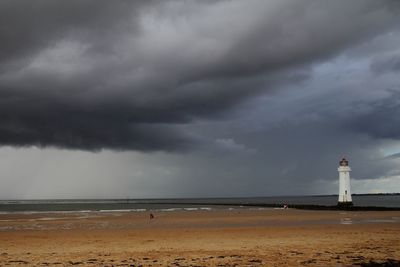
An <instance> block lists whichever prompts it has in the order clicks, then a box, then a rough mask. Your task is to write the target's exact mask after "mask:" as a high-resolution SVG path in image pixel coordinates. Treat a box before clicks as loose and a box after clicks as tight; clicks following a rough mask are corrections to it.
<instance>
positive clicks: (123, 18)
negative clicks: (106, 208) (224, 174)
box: [0, 0, 400, 151]
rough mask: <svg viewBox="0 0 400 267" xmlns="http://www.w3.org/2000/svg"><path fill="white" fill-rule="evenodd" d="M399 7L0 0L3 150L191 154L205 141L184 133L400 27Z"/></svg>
mask: <svg viewBox="0 0 400 267" xmlns="http://www.w3.org/2000/svg"><path fill="white" fill-rule="evenodd" d="M398 8H399V2H398V1H380V2H377V1H372V0H371V1H351V2H349V1H330V2H328V1H325V2H318V1H308V0H304V1H281V0H279V1H250V2H248V1H201V2H200V1H113V2H110V1H98V0H97V1H50V0H49V1H35V2H31V1H2V2H1V3H0V25H1V26H0V40H1V42H0V103H1V105H0V119H1V121H0V143H1V144H3V145H14V146H28V145H38V146H41V147H45V146H56V147H63V148H71V149H89V150H99V149H102V148H110V149H117V150H124V149H134V150H142V151H154V150H176V149H181V148H188V147H190V146H191V145H194V144H195V143H196V142H197V141H196V140H197V139H196V138H194V137H193V136H195V135H193V134H191V133H187V132H185V131H183V130H181V127H180V125H182V124H188V123H190V122H193V121H194V120H195V119H196V118H199V117H208V118H209V117H215V116H217V115H221V114H222V113H223V112H225V111H227V110H229V109H230V108H232V107H233V106H235V105H236V104H238V103H241V102H242V101H243V100H244V99H247V98H249V97H251V96H254V95H256V94H258V93H260V92H264V91H266V90H271V89H273V88H275V87H279V86H280V85H282V84H287V83H296V82H299V81H302V80H305V79H307V78H308V77H309V73H308V69H307V65H308V64H310V63H313V62H317V61H321V60H323V59H326V58H328V57H330V56H332V55H336V54H338V53H340V52H341V51H343V50H344V49H346V48H348V47H350V46H352V45H354V44H359V43H360V42H363V41H365V40H369V39H371V38H373V37H375V36H377V35H380V34H382V33H385V32H387V31H390V30H392V29H393V27H395V26H396V25H398V23H399V20H400V18H399V16H398ZM299 69H302V70H299ZM382 115H384V114H382ZM361 128H363V127H361V126H360V129H361Z"/></svg>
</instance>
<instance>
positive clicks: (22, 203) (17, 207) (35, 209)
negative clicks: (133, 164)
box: [0, 194, 400, 214]
mask: <svg viewBox="0 0 400 267" xmlns="http://www.w3.org/2000/svg"><path fill="white" fill-rule="evenodd" d="M257 204H260V205H263V204H267V205H272V204H282V205H283V204H288V205H290V204H292V205H324V206H333V205H336V204H337V196H335V195H329V196H279V197H251V198H179V199H45V200H44V199H41V200H0V214H9V213H47V212H86V213H87V212H145V211H165V212H167V211H179V210H182V211H193V210H204V211H206V210H215V209H254V208H255V207H251V206H247V205H257ZM353 204H354V205H355V206H361V207H363V206H375V207H395V208H400V194H391V195H385V194H382V195H379V194H378V195H353Z"/></svg>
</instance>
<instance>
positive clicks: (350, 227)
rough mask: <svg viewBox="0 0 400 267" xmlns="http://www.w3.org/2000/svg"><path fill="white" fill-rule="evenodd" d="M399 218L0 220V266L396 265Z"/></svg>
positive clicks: (215, 214) (272, 215) (276, 213)
mask: <svg viewBox="0 0 400 267" xmlns="http://www.w3.org/2000/svg"><path fill="white" fill-rule="evenodd" d="M398 260H400V212H398V211H390V212H341V211H305V210H293V209H289V210H274V209H264V210H213V211H180V212H159V213H155V219H153V220H150V219H149V213H148V212H130V213H87V214H85V213H80V214H79V213H66V214H63V213H57V214H12V215H10V214H2V215H0V266H46V265H48V266H71V265H75V266H354V265H360V264H362V263H369V262H370V261H374V262H377V263H382V262H391V263H393V264H398V262H397V263H396V261H398Z"/></svg>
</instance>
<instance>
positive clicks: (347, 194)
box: [338, 158, 353, 207]
mask: <svg viewBox="0 0 400 267" xmlns="http://www.w3.org/2000/svg"><path fill="white" fill-rule="evenodd" d="M338 172H339V200H338V206H339V207H349V206H352V205H353V202H352V200H351V191H350V172H351V169H350V167H349V161H348V160H346V159H345V158H343V159H342V160H341V161H340V162H339V168H338Z"/></svg>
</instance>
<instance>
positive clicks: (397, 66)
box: [371, 53, 400, 74]
mask: <svg viewBox="0 0 400 267" xmlns="http://www.w3.org/2000/svg"><path fill="white" fill-rule="evenodd" d="M371 69H372V70H373V71H374V72H375V73H378V74H382V73H387V72H400V54H399V53H397V54H390V55H385V56H384V57H380V58H378V59H376V60H375V61H374V62H372V64H371Z"/></svg>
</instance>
